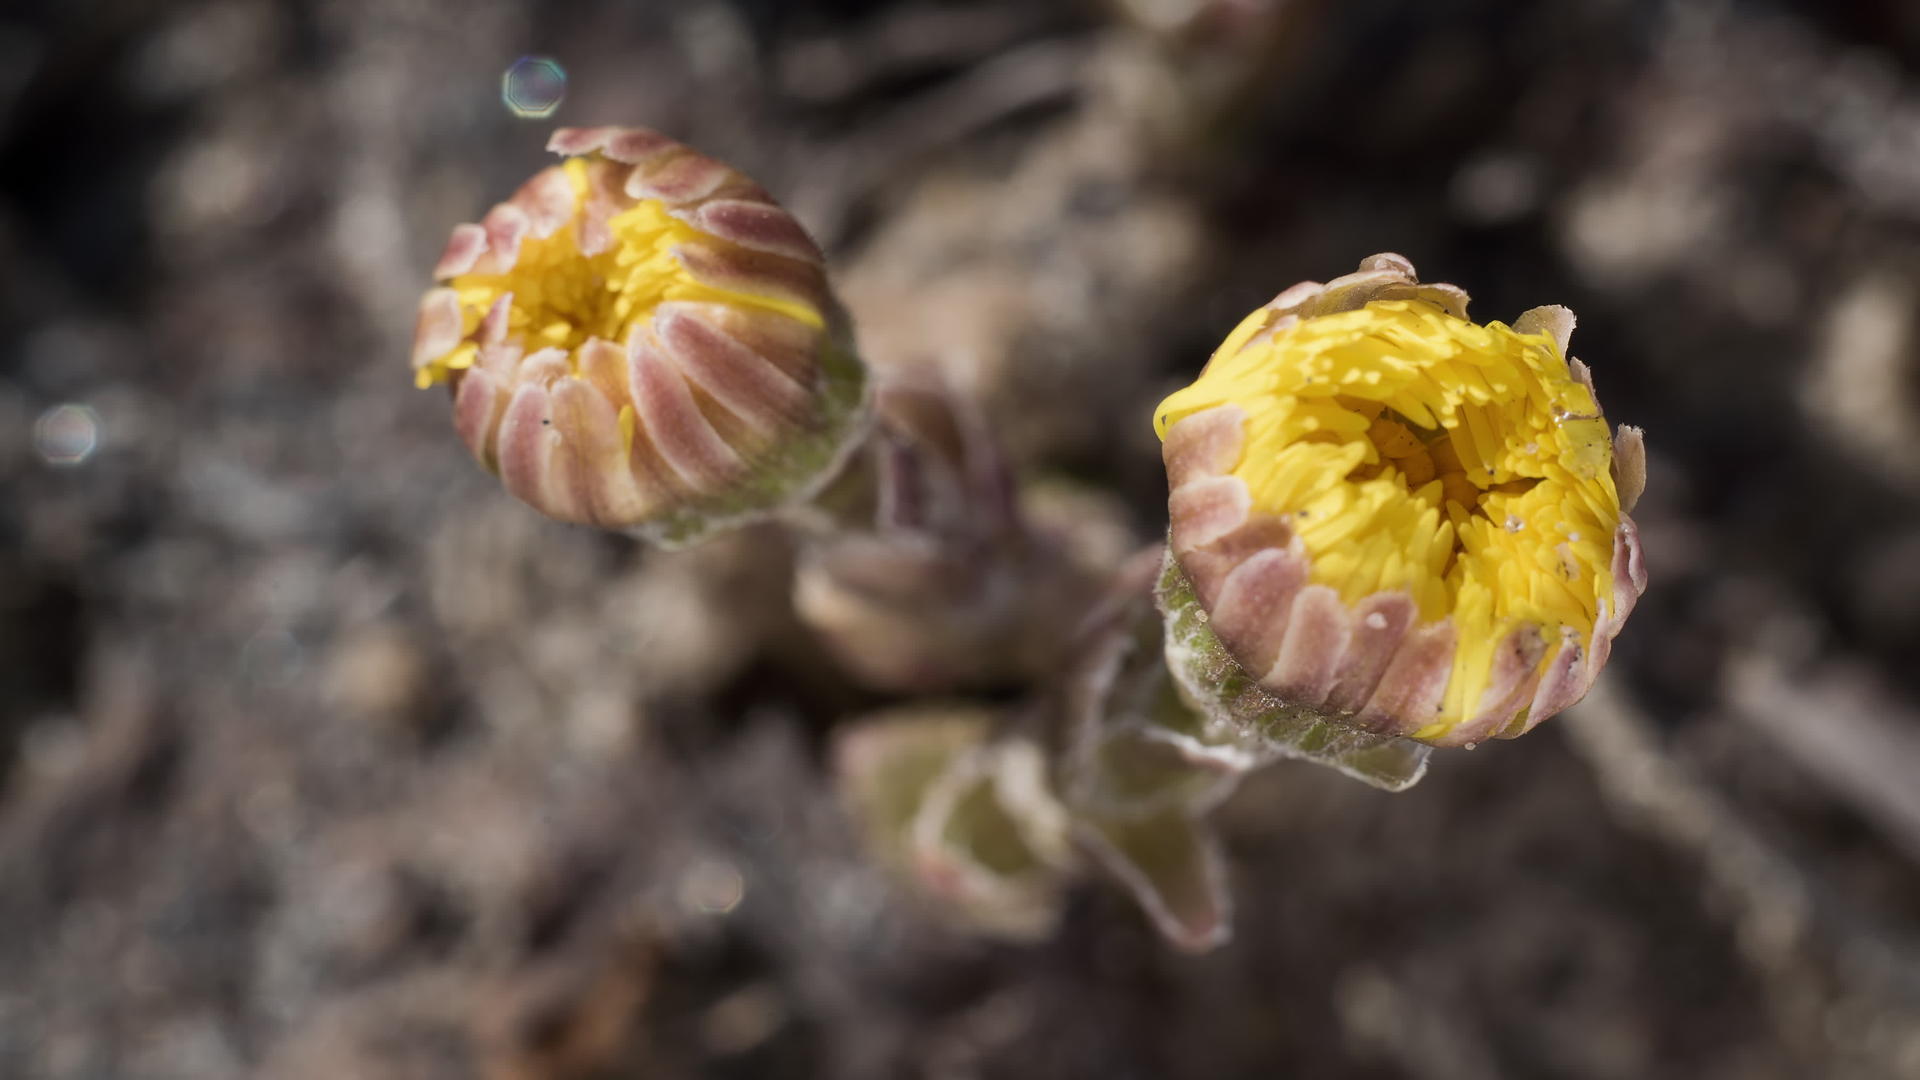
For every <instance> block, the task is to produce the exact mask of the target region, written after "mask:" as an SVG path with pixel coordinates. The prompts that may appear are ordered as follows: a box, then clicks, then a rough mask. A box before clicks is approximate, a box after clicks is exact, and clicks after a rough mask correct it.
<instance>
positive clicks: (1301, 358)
mask: <svg viewBox="0 0 1920 1080" xmlns="http://www.w3.org/2000/svg"><path fill="white" fill-rule="evenodd" d="M1273 318H1274V312H1272V311H1271V310H1268V309H1262V310H1260V311H1257V312H1255V313H1254V314H1253V315H1252V316H1249V317H1248V319H1247V320H1246V321H1245V322H1243V323H1242V324H1241V325H1240V327H1239V328H1237V329H1236V330H1235V331H1234V332H1233V334H1232V335H1231V336H1229V337H1228V339H1227V340H1226V342H1225V343H1224V344H1223V345H1222V346H1221V347H1220V349H1219V351H1218V352H1216V353H1215V354H1214V356H1213V359H1212V361H1211V362H1210V363H1209V364H1208V366H1207V368H1206V370H1205V371H1203V372H1202V373H1201V375H1200V378H1199V379H1198V380H1197V381H1196V382H1194V384H1193V385H1192V386H1189V387H1187V388H1186V389H1184V390H1181V391H1179V392H1177V393H1175V394H1174V395H1172V396H1171V397H1169V398H1167V399H1166V400H1165V401H1164V402H1162V403H1161V405H1160V407H1159V409H1158V410H1157V412H1156V414H1155V424H1156V426H1157V428H1158V429H1159V431H1160V432H1161V434H1162V435H1164V434H1165V432H1166V428H1167V426H1168V425H1169V424H1172V423H1174V422H1176V421H1178V420H1180V419H1182V418H1184V417H1186V416H1189V415H1191V414H1193V413H1196V412H1200V411H1202V410H1204V409H1209V408H1212V407H1214V406H1218V405H1224V404H1233V405H1237V406H1239V407H1240V408H1241V409H1242V410H1244V411H1245V413H1246V422H1245V428H1244V433H1243V434H1244V444H1243V445H1244V448H1243V451H1242V453H1241V458H1240V461H1239V463H1238V464H1237V465H1236V466H1235V468H1234V469H1233V470H1232V474H1233V475H1235V476H1238V477H1239V478H1241V480H1243V481H1244V482H1245V483H1246V486H1247V489H1248V491H1249V493H1250V494H1251V496H1252V501H1253V505H1254V508H1255V510H1256V511H1258V512H1264V513H1267V514H1273V515H1278V516H1281V517H1283V518H1285V519H1286V520H1288V521H1290V522H1291V524H1292V525H1293V528H1294V530H1295V532H1296V533H1297V534H1298V536H1299V537H1300V540H1301V542H1302V544H1303V545H1304V547H1305V549H1306V552H1307V555H1308V556H1309V558H1310V559H1311V562H1312V569H1311V572H1310V573H1311V578H1312V580H1313V581H1314V582H1316V583H1318V584H1323V585H1327V586H1329V587H1331V588H1333V589H1335V590H1337V591H1338V592H1339V593H1340V595H1341V597H1342V598H1343V599H1344V600H1345V601H1346V602H1347V604H1349V605H1352V604H1354V603H1356V602H1358V601H1359V600H1361V599H1363V598H1364V597H1366V596H1369V595H1371V594H1374V593H1377V592H1382V591H1387V590H1404V591H1405V592H1406V593H1408V594H1409V595H1411V596H1412V597H1413V598H1414V600H1415V602H1416V603H1417V604H1418V606H1419V609H1420V616H1421V619H1422V620H1423V621H1428V622H1433V621H1438V620H1442V619H1451V620H1452V622H1453V625H1454V627H1455V630H1456V632H1457V635H1458V636H1457V642H1458V644H1457V649H1456V652H1455V658H1454V665H1453V674H1452V677H1451V679H1450V680H1449V682H1448V685H1447V691H1446V696H1445V699H1444V700H1443V702H1442V705H1441V711H1440V715H1439V716H1438V717H1436V718H1435V720H1434V722H1433V723H1432V724H1430V725H1428V726H1426V727H1425V728H1422V729H1421V730H1419V731H1416V732H1414V735H1415V737H1419V738H1428V737H1433V736H1436V735H1438V734H1441V733H1443V732H1445V731H1447V730H1448V729H1450V728H1452V727H1453V726H1455V725H1457V724H1459V723H1461V722H1462V721H1463V720H1464V719H1466V718H1468V717H1471V716H1472V715H1473V713H1474V710H1475V708H1476V707H1477V705H1478V703H1479V701H1480V697H1481V695H1482V693H1483V692H1484V691H1485V690H1486V687H1487V684H1488V675H1489V672H1490V670H1491V668H1492V662H1493V656H1494V650H1495V649H1496V648H1497V647H1498V646H1499V645H1500V644H1501V643H1502V642H1503V641H1505V640H1506V639H1507V638H1508V636H1509V635H1510V634H1512V633H1514V632H1515V631H1523V630H1525V629H1526V628H1528V627H1536V628H1538V629H1539V631H1540V632H1542V633H1544V634H1546V635H1547V636H1548V640H1550V641H1557V640H1559V638H1560V635H1561V632H1562V630H1563V629H1571V630H1572V631H1574V632H1575V633H1576V634H1577V635H1578V639H1579V640H1580V641H1583V642H1584V641H1586V640H1587V638H1588V635H1589V634H1590V633H1591V631H1592V630H1593V626H1594V622H1595V619H1596V618H1597V616H1598V614H1599V611H1600V605H1601V604H1602V603H1603V602H1604V601H1606V600H1607V599H1608V598H1609V597H1610V596H1611V595H1612V592H1613V580H1612V573H1611V569H1610V567H1611V558H1612V550H1613V542H1614V531H1615V528H1616V527H1617V526H1618V525H1619V522H1620V503H1619V497H1618V495H1617V494H1616V492H1615V490H1614V482H1613V478H1612V475H1611V472H1610V469H1609V464H1610V461H1611V453H1612V451H1611V443H1610V440H1609V436H1608V429H1607V426H1606V422H1605V421H1604V420H1603V419H1601V417H1600V412H1599V408H1598V407H1597V405H1596V404H1595V402H1594V399H1593V394H1592V392H1591V391H1590V390H1589V389H1588V388H1587V386H1585V385H1584V384H1583V383H1582V382H1580V381H1577V380H1575V379H1574V377H1573V375H1572V373H1571V371H1570V370H1569V368H1568V364H1567V360H1566V358H1565V357H1564V356H1563V355H1562V354H1561V351H1560V347H1559V345H1558V344H1557V343H1556V342H1555V341H1554V339H1553V338H1552V337H1550V336H1548V335H1545V334H1523V333H1520V332H1518V331H1515V330H1514V329H1512V328H1511V327H1509V326H1506V325H1504V324H1501V323H1497V322H1496V323H1489V324H1487V325H1484V326H1482V325H1477V324H1475V323H1472V322H1468V321H1466V320H1465V319H1460V318H1456V317H1454V316H1453V315H1450V314H1448V313H1447V312H1445V311H1442V310H1441V309H1440V308H1438V307H1436V306H1434V305H1432V304H1429V303H1426V302H1424V301H1420V300H1379V301H1374V302H1372V303H1369V304H1366V305H1365V306H1364V307H1361V308H1359V309H1357V310H1352V311H1346V312H1341V313H1338V314H1329V315H1322V316H1317V317H1314V318H1308V319H1305V320H1302V321H1299V322H1297V323H1295V324H1294V325H1291V326H1288V327H1284V328H1282V329H1280V330H1279V331H1277V332H1273V333H1264V332H1265V331H1267V329H1268V326H1269V324H1270V322H1271V320H1272V319H1273ZM1543 663H1544V661H1543Z"/></svg>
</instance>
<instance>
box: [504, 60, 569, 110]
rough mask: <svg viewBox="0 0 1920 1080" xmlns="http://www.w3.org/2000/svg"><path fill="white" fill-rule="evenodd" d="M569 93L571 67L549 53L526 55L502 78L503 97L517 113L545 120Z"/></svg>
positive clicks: (508, 105) (515, 62) (508, 107)
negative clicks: (565, 66)
mask: <svg viewBox="0 0 1920 1080" xmlns="http://www.w3.org/2000/svg"><path fill="white" fill-rule="evenodd" d="M566 96H567V69H566V68H563V67H561V66H560V62H559V61H558V60H555V59H553V58H552V57H549V56H523V57H521V58H520V59H518V60H515V61H514V62H513V65H512V66H511V67H509V68H507V72H506V74H505V75H502V76H501V77H500V100H501V101H503V102H505V103H506V106H507V109H508V110H509V111H511V112H512V113H513V115H515V116H518V117H521V118H522V119H526V120H543V119H545V118H547V117H549V116H552V115H553V111H554V110H555V109H558V108H559V107H560V102H561V101H562V100H564V99H565V98H566Z"/></svg>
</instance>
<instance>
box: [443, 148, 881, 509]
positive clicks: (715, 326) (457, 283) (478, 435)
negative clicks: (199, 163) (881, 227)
mask: <svg viewBox="0 0 1920 1080" xmlns="http://www.w3.org/2000/svg"><path fill="white" fill-rule="evenodd" d="M548 148H549V149H551V150H553V151H555V152H557V153H559V154H561V155H562V156H563V157H564V158H565V159H566V160H564V161H563V162H562V163H560V164H558V165H555V166H552V167H549V168H547V169H544V170H542V171H541V172H539V173H537V174H536V175H535V176H534V177H533V178H532V179H531V180H529V181H527V182H526V184H524V185H522V186H521V188H520V190H519V191H517V192H515V193H514V195H513V196H512V197H511V198H510V199H508V200H507V201H506V202H503V203H501V204H499V205H497V206H495V207H494V208H493V209H492V210H491V211H489V212H488V213H487V214H486V216H485V217H484V218H483V219H482V220H481V221H480V222H479V223H478V224H465V225H459V226H457V227H455V228H454V230H453V235H452V237H451V238H450V239H449V241H448V244H447V248H446V251H445V253H444V254H443V255H442V256H441V258H440V262H439V264H438V265H437V266H436V267H435V268H434V277H435V279H436V280H437V281H439V282H440V283H441V284H440V285H439V286H438V287H436V288H434V289H431V290H429V291H428V292H427V294H426V295H425V297H423V298H422V300H421V304H420V318H419V323H418V325H417V328H416V330H415V333H414V345H413V368H414V377H415V381H416V383H417V384H418V385H420V386H422V387H428V386H434V385H440V384H444V385H446V386H448V387H449V388H450V389H451V390H452V393H453V407H454V426H455V427H456V428H457V429H458V430H459V433H460V437H461V438H462V439H463V440H464V441H465V442H466V444H467V447H468V448H469V449H470V450H471V451H472V452H473V455H474V457H475V458H477V459H478V460H479V461H480V463H481V464H482V465H484V466H486V467H487V468H488V469H490V470H492V471H493V472H495V473H497V474H498V475H499V476H500V478H501V480H502V482H503V483H504V484H505V485H506V488H507V490H508V491H509V492H511V493H512V494H514V495H515V496H517V497H519V498H520V499H522V500H524V501H525V502H527V503H528V504H530V505H532V506H533V507H534V508H536V509H538V510H540V511H541V512H543V513H546V514H548V515H550V516H552V517H555V518H559V519H560V520H562V521H570V522H580V523H584V524H592V525H599V526H604V527H608V528H620V529H628V530H633V531H636V532H639V533H641V534H642V535H646V536H648V537H649V538H652V539H656V540H659V541H662V542H667V543H685V542H688V541H691V540H693V539H695V538H697V537H698V536H699V535H701V534H702V533H704V532H706V531H708V530H709V529H711V528H715V527H718V526H721V525H724V524H727V523H730V522H732V521H735V520H738V519H741V518H744V517H750V516H753V515H755V514H758V513H763V512H766V511H768V510H771V509H774V508H777V507H779V506H781V505H783V504H785V503H787V502H790V501H793V500H796V499H799V498H803V497H805V496H806V495H808V494H810V493H811V492H812V491H813V489H814V488H815V487H817V485H818V484H819V483H821V482H822V481H824V480H825V479H826V478H827V477H828V476H830V475H831V473H832V472H833V471H834V469H835V468H836V467H837V465H838V464H839V462H840V460H841V459H842V457H843V456H844V455H845V453H846V452H847V450H848V449H849V448H850V447H851V445H852V443H853V442H854V441H855V440H854V437H855V436H856V435H857V434H858V430H857V429H858V428H859V426H860V420H861V404H862V401H863V395H864V393H865V389H864V387H865V375H864V371H863V369H862V367H861V365H860V362H859V360H858V358H857V357H856V356H855V355H854V353H853V350H852V347H851V334H850V331H849V327H848V324H847V319H846V317H845V315H844V313H843V312H842V311H841V309H840V306H839V304H838V302H837V301H836V300H835V299H834V297H833V294H832V292H831V291H830V290H829V288H828V285H827V279H826V272H825V268H824V265H823V261H822V257H821V254H820V251H819V249H818V248H817V247H816V246H815V245H814V243H813V241H812V240H811V239H810V238H809V237H808V236H807V234H806V232H805V231H804V230H803V229H802V228H801V227H800V225H799V223H798V222H796V221H795V220H794V219H793V217H792V216H791V215H789V214H788V213H787V212H786V211H785V210H783V209H781V208H780V207H779V206H778V205H776V204H775V203H774V202H773V200H772V199H771V198H770V197H769V196H768V195H767V194H766V192H764V191H762V190H761V189H760V188H759V187H758V186H757V185H755V184H754V183H753V182H752V181H751V180H749V179H747V178H746V177H745V176H743V175H741V174H740V173H738V172H736V171H735V170H733V169H732V168H730V167H728V166H726V165H723V164H721V163H720V162H717V161H714V160H713V159H711V158H708V157H705V156H704V155H701V154H699V153H697V152H695V151H693V150H691V149H689V148H687V147H685V146H682V145H681V144H679V143H677V142H674V141H673V140H671V139H668V138H666V137H665V136H662V135H659V134H656V133H654V132H651V131H645V130H642V129H638V128H562V129H561V130H559V131H557V132H555V133H554V135H553V138H552V140H551V141H550V142H549V144H548Z"/></svg>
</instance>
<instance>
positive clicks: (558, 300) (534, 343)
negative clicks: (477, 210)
mask: <svg viewBox="0 0 1920 1080" xmlns="http://www.w3.org/2000/svg"><path fill="white" fill-rule="evenodd" d="M559 167H560V168H561V169H563V170H564V171H565V174H566V177H567V180H568V181H569V182H570V183H571V184H572V186H573V192H574V207H575V218H576V220H577V218H578V215H579V213H580V212H581V209H582V208H583V207H585V206H586V205H587V200H588V188H589V179H588V172H587V170H588V168H589V159H588V158H584V157H574V158H569V159H567V160H566V161H565V162H564V163H562V164H561V165H560V166H559ZM606 226H607V229H608V231H609V232H610V233H611V235H612V238H613V242H612V243H611V244H610V245H608V246H607V248H606V250H604V251H601V252H598V253H596V254H594V255H586V254H583V253H582V252H581V250H580V245H579V242H578V229H577V228H576V227H575V221H569V222H567V223H566V224H564V225H562V226H561V227H560V228H558V229H556V230H555V231H554V232H553V233H552V234H551V235H548V236H534V235H531V234H529V235H527V236H526V237H525V238H524V240H523V241H522V242H521V244H520V250H519V253H518V257H517V258H516V259H515V261H514V264H513V266H512V267H510V268H509V269H507V270H506V271H505V272H503V273H466V274H461V275H459V276H457V277H455V278H453V279H452V280H451V281H450V282H448V285H449V286H450V287H451V288H452V289H453V290H454V291H455V292H456V293H457V294H458V295H459V299H460V313H461V320H462V325H461V337H462V339H463V342H462V344H460V345H459V346H458V347H456V348H454V349H453V350H451V351H449V352H448V353H447V354H446V355H444V356H441V357H439V358H438V359H435V360H431V361H429V362H428V363H426V364H425V365H423V366H422V367H421V368H420V369H419V371H418V372H417V373H416V375H415V379H416V381H417V382H418V383H419V385H420V386H422V387H427V386H433V385H435V384H437V383H442V382H446V381H447V380H448V379H449V378H450V377H451V374H452V373H453V372H454V371H458V370H461V369H464V368H467V367H471V366H472V365H473V363H474V360H475V358H476V357H477V355H478V352H479V346H478V345H477V344H475V343H474V342H473V341H472V340H470V339H471V338H472V337H473V334H474V331H475V329H476V328H477V327H478V326H479V325H480V321H481V320H482V319H484V318H485V317H486V315H487V313H488V312H489V311H490V310H492V308H493V305H494V303H495V302H496V301H497V300H499V298H500V297H501V296H502V295H503V294H508V293H510V294H512V297H513V299H512V301H511V307H510V308H509V311H508V314H507V335H506V336H507V340H508V341H511V342H513V343H515V344H517V345H519V346H520V347H521V348H522V349H524V350H525V351H526V352H529V353H531V352H533V351H534V350H536V349H544V348H560V349H565V350H566V351H567V352H568V354H569V355H572V354H573V353H574V351H575V350H577V349H578V348H579V347H580V346H581V345H583V344H585V343H586V342H587V340H588V339H589V338H600V339H602V340H604V341H609V342H613V343H616V344H624V343H625V342H626V339H627V335H628V333H629V331H630V329H631V328H632V327H633V326H634V325H635V324H638V323H641V322H644V321H645V320H647V319H649V318H650V317H651V315H652V313H653V309H654V308H655V307H656V306H658V305H659V304H660V303H661V302H663V301H667V300H691V301H715V302H721V303H728V304H734V305H739V306H746V307H755V308H763V309H767V310H771V311H775V312H778V313H779V314H782V315H786V316H788V317H790V318H793V319H796V320H798V321H799V322H801V323H804V324H806V325H807V326H811V327H815V328H819V327H821V326H824V325H825V320H824V318H823V317H822V315H821V313H820V312H819V311H817V310H815V309H814V308H813V307H811V306H810V305H807V304H804V303H799V302H796V301H793V300H788V299H785V298H782V297H776V296H765V295H756V294H752V293H745V292H738V291H734V290H730V289H723V288H718V287H715V286H713V285H709V284H706V283H704V282H701V281H699V280H697V279H696V278H695V277H694V276H693V275H692V274H691V273H690V272H689V271H688V269H687V267H686V266H685V264H684V263H682V261H681V260H680V259H679V258H678V257H677V255H676V254H675V249H676V248H678V247H680V246H681V245H684V244H689V243H698V244H701V245H703V246H706V247H709V248H727V247H729V246H730V245H728V244H727V243H726V241H723V240H720V239H719V238H717V237H714V236H711V235H709V234H707V233H705V232H702V231H701V230H699V229H698V228H695V227H694V226H692V225H690V224H688V223H687V222H685V221H682V220H680V219H679V218H676V217H674V216H672V215H671V214H669V213H668V212H667V208H666V206H665V205H663V204H662V203H661V202H659V201H658V200H656V199H640V200H638V201H636V202H634V203H633V204H632V205H631V206H628V207H626V208H624V209H621V210H619V211H617V212H616V213H613V214H612V215H611V216H609V217H608V219H607V222H606Z"/></svg>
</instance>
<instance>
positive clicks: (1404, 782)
mask: <svg viewBox="0 0 1920 1080" xmlns="http://www.w3.org/2000/svg"><path fill="white" fill-rule="evenodd" d="M1154 600H1155V602H1156V604H1157V605H1158V606H1159V608H1160V612H1161V616H1162V618H1163V619H1164V621H1165V625H1166V657H1167V668H1168V670H1170V671H1171V672H1172V673H1173V678H1174V681H1175V682H1176V683H1177V684H1178V686H1179V689H1180V693H1181V696H1182V697H1184V698H1185V699H1186V701H1187V704H1188V705H1190V706H1191V707H1192V709H1193V712H1194V714H1196V715H1195V718H1194V722H1195V723H1199V724H1202V725H1205V726H1206V727H1207V728H1208V729H1210V730H1206V731H1197V732H1193V733H1192V734H1193V735H1194V737H1196V738H1199V739H1202V740H1204V741H1207V742H1216V741H1220V740H1222V739H1223V738H1225V739H1229V740H1231V741H1233V742H1236V743H1239V744H1241V745H1243V746H1245V747H1246V749H1248V750H1249V751H1251V752H1253V753H1256V754H1259V755H1261V756H1263V757H1292V758H1304V759H1306V760H1308V761H1312V762H1315V763H1316V764H1320V765H1325V766H1327V767H1328V768H1331V769H1338V770H1339V771H1341V772H1343V773H1345V774H1347V775H1348V776H1351V777H1353V778H1354V779H1356V780H1360V781H1363V782H1365V783H1368V784H1371V785H1373V786H1374V787H1377V788H1382V789H1384V790H1387V791H1404V790H1406V789H1407V788H1410V787H1412V786H1413V785H1414V784H1416V783H1418V782H1419V780H1420V777H1421V776H1423V775H1424V774H1425V773H1426V771H1427V755H1428V754H1430V753H1432V747H1429V746H1427V745H1425V744H1424V743H1417V742H1414V741H1413V740H1411V739H1403V738H1400V737H1398V736H1393V735H1382V734H1379V733H1377V732H1372V731H1367V730H1365V729H1363V728H1359V727H1356V726H1354V725H1353V724H1350V723H1347V722H1345V721H1343V720H1341V719H1340V718H1338V717H1332V716H1327V715H1326V714H1324V713H1322V712H1320V711H1318V710H1316V709H1313V708H1307V707H1302V706H1299V705H1293V704H1289V703H1288V702H1287V701H1285V700H1284V699H1282V698H1280V697H1279V696H1277V695H1275V694H1274V693H1273V692H1272V691H1270V690H1268V689H1266V688H1265V687H1263V686H1261V685H1260V684H1259V683H1257V682H1255V681H1254V679H1253V678H1252V677H1251V676H1249V675H1248V674H1247V672H1246V670H1245V669H1243V668H1242V667H1241V666H1240V665H1239V664H1237V663H1235V662H1234V659H1233V657H1232V656H1231V655H1230V654H1229V653H1228V652H1227V648H1226V646H1225V645H1222V644H1221V643H1220V639H1219V638H1218V637H1217V636H1215V634H1214V632H1213V629H1212V628H1211V627H1210V626H1209V625H1208V618H1207V613H1206V612H1205V611H1204V610H1203V609H1202V608H1201V606H1200V601H1199V598H1198V597H1196V596H1195V595H1194V591H1193V584H1192V583H1191V582H1190V581H1188V580H1187V576H1186V574H1185V573H1184V572H1183V571H1182V570H1181V569H1180V565H1179V564H1178V563H1177V562H1175V561H1174V560H1173V557H1172V555H1171V549H1169V554H1168V555H1167V557H1166V559H1165V561H1164V563H1163V564H1162V567H1161V572H1160V582H1159V585H1158V586H1157V587H1156V588H1155V590H1154Z"/></svg>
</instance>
